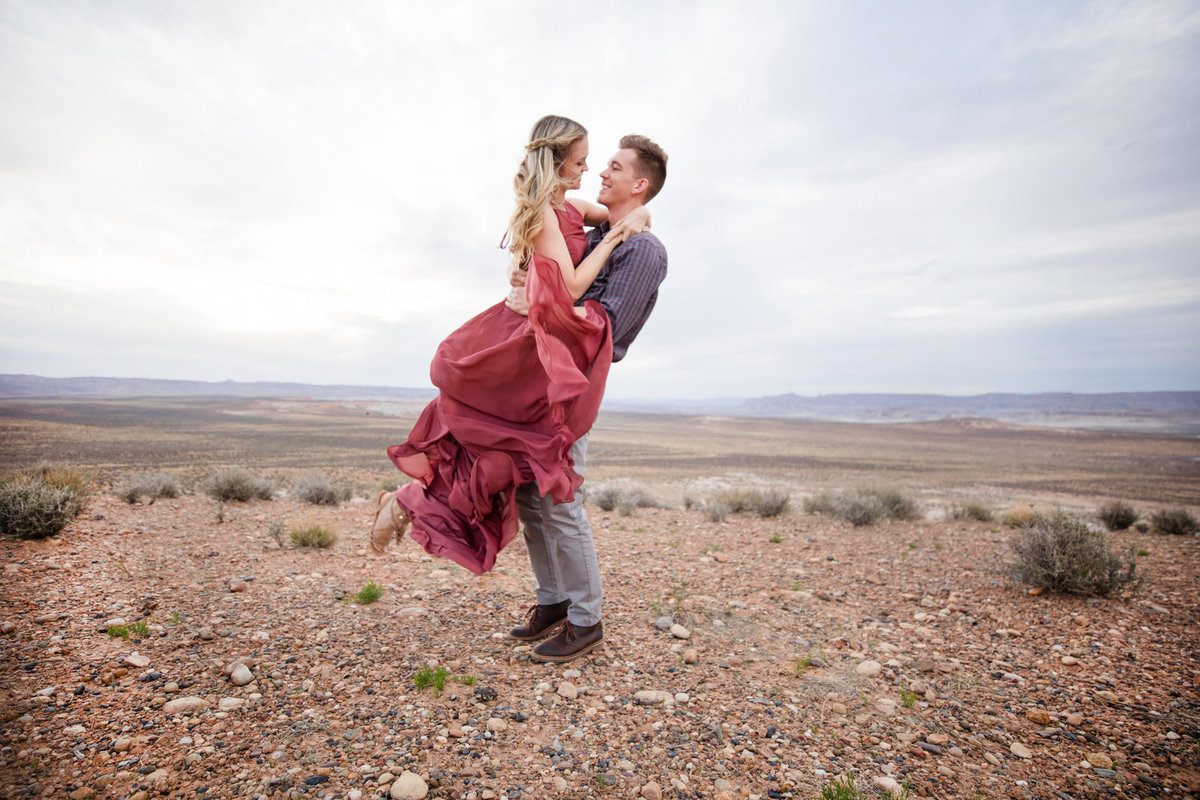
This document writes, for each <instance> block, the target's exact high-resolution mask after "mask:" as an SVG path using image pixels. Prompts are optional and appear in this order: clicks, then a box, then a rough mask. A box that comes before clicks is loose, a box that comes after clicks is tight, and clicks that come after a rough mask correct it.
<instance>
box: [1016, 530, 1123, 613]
mask: <svg viewBox="0 0 1200 800" xmlns="http://www.w3.org/2000/svg"><path fill="white" fill-rule="evenodd" d="M1011 546H1012V549H1013V551H1014V552H1015V553H1016V556H1017V558H1016V561H1014V562H1012V563H1011V564H1010V565H1009V568H1008V574H1009V576H1010V577H1011V578H1012V579H1013V580H1015V581H1017V582H1018V583H1022V584H1026V585H1029V586H1032V587H1034V588H1036V589H1047V590H1049V591H1052V592H1060V593H1063V594H1077V595H1099V596H1105V595H1108V594H1111V593H1112V592H1114V591H1116V590H1118V589H1121V588H1124V587H1127V586H1128V587H1130V588H1132V587H1135V586H1136V585H1137V584H1138V583H1139V582H1140V581H1141V574H1140V573H1139V572H1138V570H1137V557H1136V556H1135V555H1134V553H1133V551H1132V550H1131V551H1130V552H1129V553H1128V554H1126V555H1124V556H1119V555H1117V554H1115V553H1114V552H1113V550H1112V547H1111V545H1110V544H1109V540H1108V536H1107V534H1105V533H1104V532H1103V531H1098V530H1093V529H1091V528H1089V527H1088V526H1087V525H1086V524H1085V523H1084V522H1082V521H1080V520H1078V519H1076V518H1075V517H1073V516H1071V515H1070V514H1068V513H1066V512H1064V511H1055V512H1053V513H1051V514H1048V515H1042V514H1036V515H1034V519H1033V522H1032V523H1031V524H1030V525H1028V526H1026V527H1024V528H1022V529H1021V530H1020V531H1019V532H1017V533H1016V534H1014V535H1013V538H1012V541H1011Z"/></svg>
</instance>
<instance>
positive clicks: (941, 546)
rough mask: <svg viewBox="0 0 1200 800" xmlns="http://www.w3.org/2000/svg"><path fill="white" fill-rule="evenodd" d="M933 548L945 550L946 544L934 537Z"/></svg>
mask: <svg viewBox="0 0 1200 800" xmlns="http://www.w3.org/2000/svg"><path fill="white" fill-rule="evenodd" d="M933 549H934V550H945V549H946V545H944V544H942V543H941V541H940V540H938V539H934V540H933Z"/></svg>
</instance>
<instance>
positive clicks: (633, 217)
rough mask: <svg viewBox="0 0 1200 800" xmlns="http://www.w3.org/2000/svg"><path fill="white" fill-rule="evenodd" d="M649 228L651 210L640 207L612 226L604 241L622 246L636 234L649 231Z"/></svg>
mask: <svg viewBox="0 0 1200 800" xmlns="http://www.w3.org/2000/svg"><path fill="white" fill-rule="evenodd" d="M649 227H650V210H649V209H648V208H646V207H645V206H638V207H637V208H635V209H634V210H633V211H630V212H629V213H628V214H626V215H625V216H624V218H622V219H621V221H620V222H618V223H617V224H616V225H613V226H612V228H611V229H610V230H609V232H608V234H607V235H606V236H605V237H604V241H605V242H612V243H613V244H620V243H621V242H624V241H626V240H627V239H628V238H629V237H630V236H633V235H634V234H635V233H641V232H642V231H644V230H647V229H649Z"/></svg>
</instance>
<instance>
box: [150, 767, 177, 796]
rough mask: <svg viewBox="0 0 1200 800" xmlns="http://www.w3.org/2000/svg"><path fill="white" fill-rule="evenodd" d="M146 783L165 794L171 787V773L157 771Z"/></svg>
mask: <svg viewBox="0 0 1200 800" xmlns="http://www.w3.org/2000/svg"><path fill="white" fill-rule="evenodd" d="M146 783H148V784H150V786H151V788H153V789H157V790H158V791H160V792H165V791H166V789H167V787H168V786H170V785H171V771H170V770H166V769H156V770H154V771H153V772H151V773H150V774H149V775H147V776H146Z"/></svg>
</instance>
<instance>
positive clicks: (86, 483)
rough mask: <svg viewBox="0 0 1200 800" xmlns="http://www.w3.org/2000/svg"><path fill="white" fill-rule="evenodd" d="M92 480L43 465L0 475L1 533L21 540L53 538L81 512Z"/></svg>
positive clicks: (65, 468)
mask: <svg viewBox="0 0 1200 800" xmlns="http://www.w3.org/2000/svg"><path fill="white" fill-rule="evenodd" d="M91 496H92V480H91V478H90V477H89V476H87V475H85V474H84V473H82V472H79V471H78V470H75V469H73V468H71V467H52V466H43V467H38V468H35V469H33V470H31V471H29V472H6V473H4V474H3V475H0V533H4V534H5V535H7V536H16V537H17V538H20V539H44V538H46V537H48V536H54V535H55V534H57V533H59V532H61V531H62V529H63V528H65V527H67V525H69V524H71V521H72V520H74V519H75V518H76V517H78V516H79V514H80V513H82V511H83V508H84V506H85V505H87V502H88V500H89V499H90V498H91Z"/></svg>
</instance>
